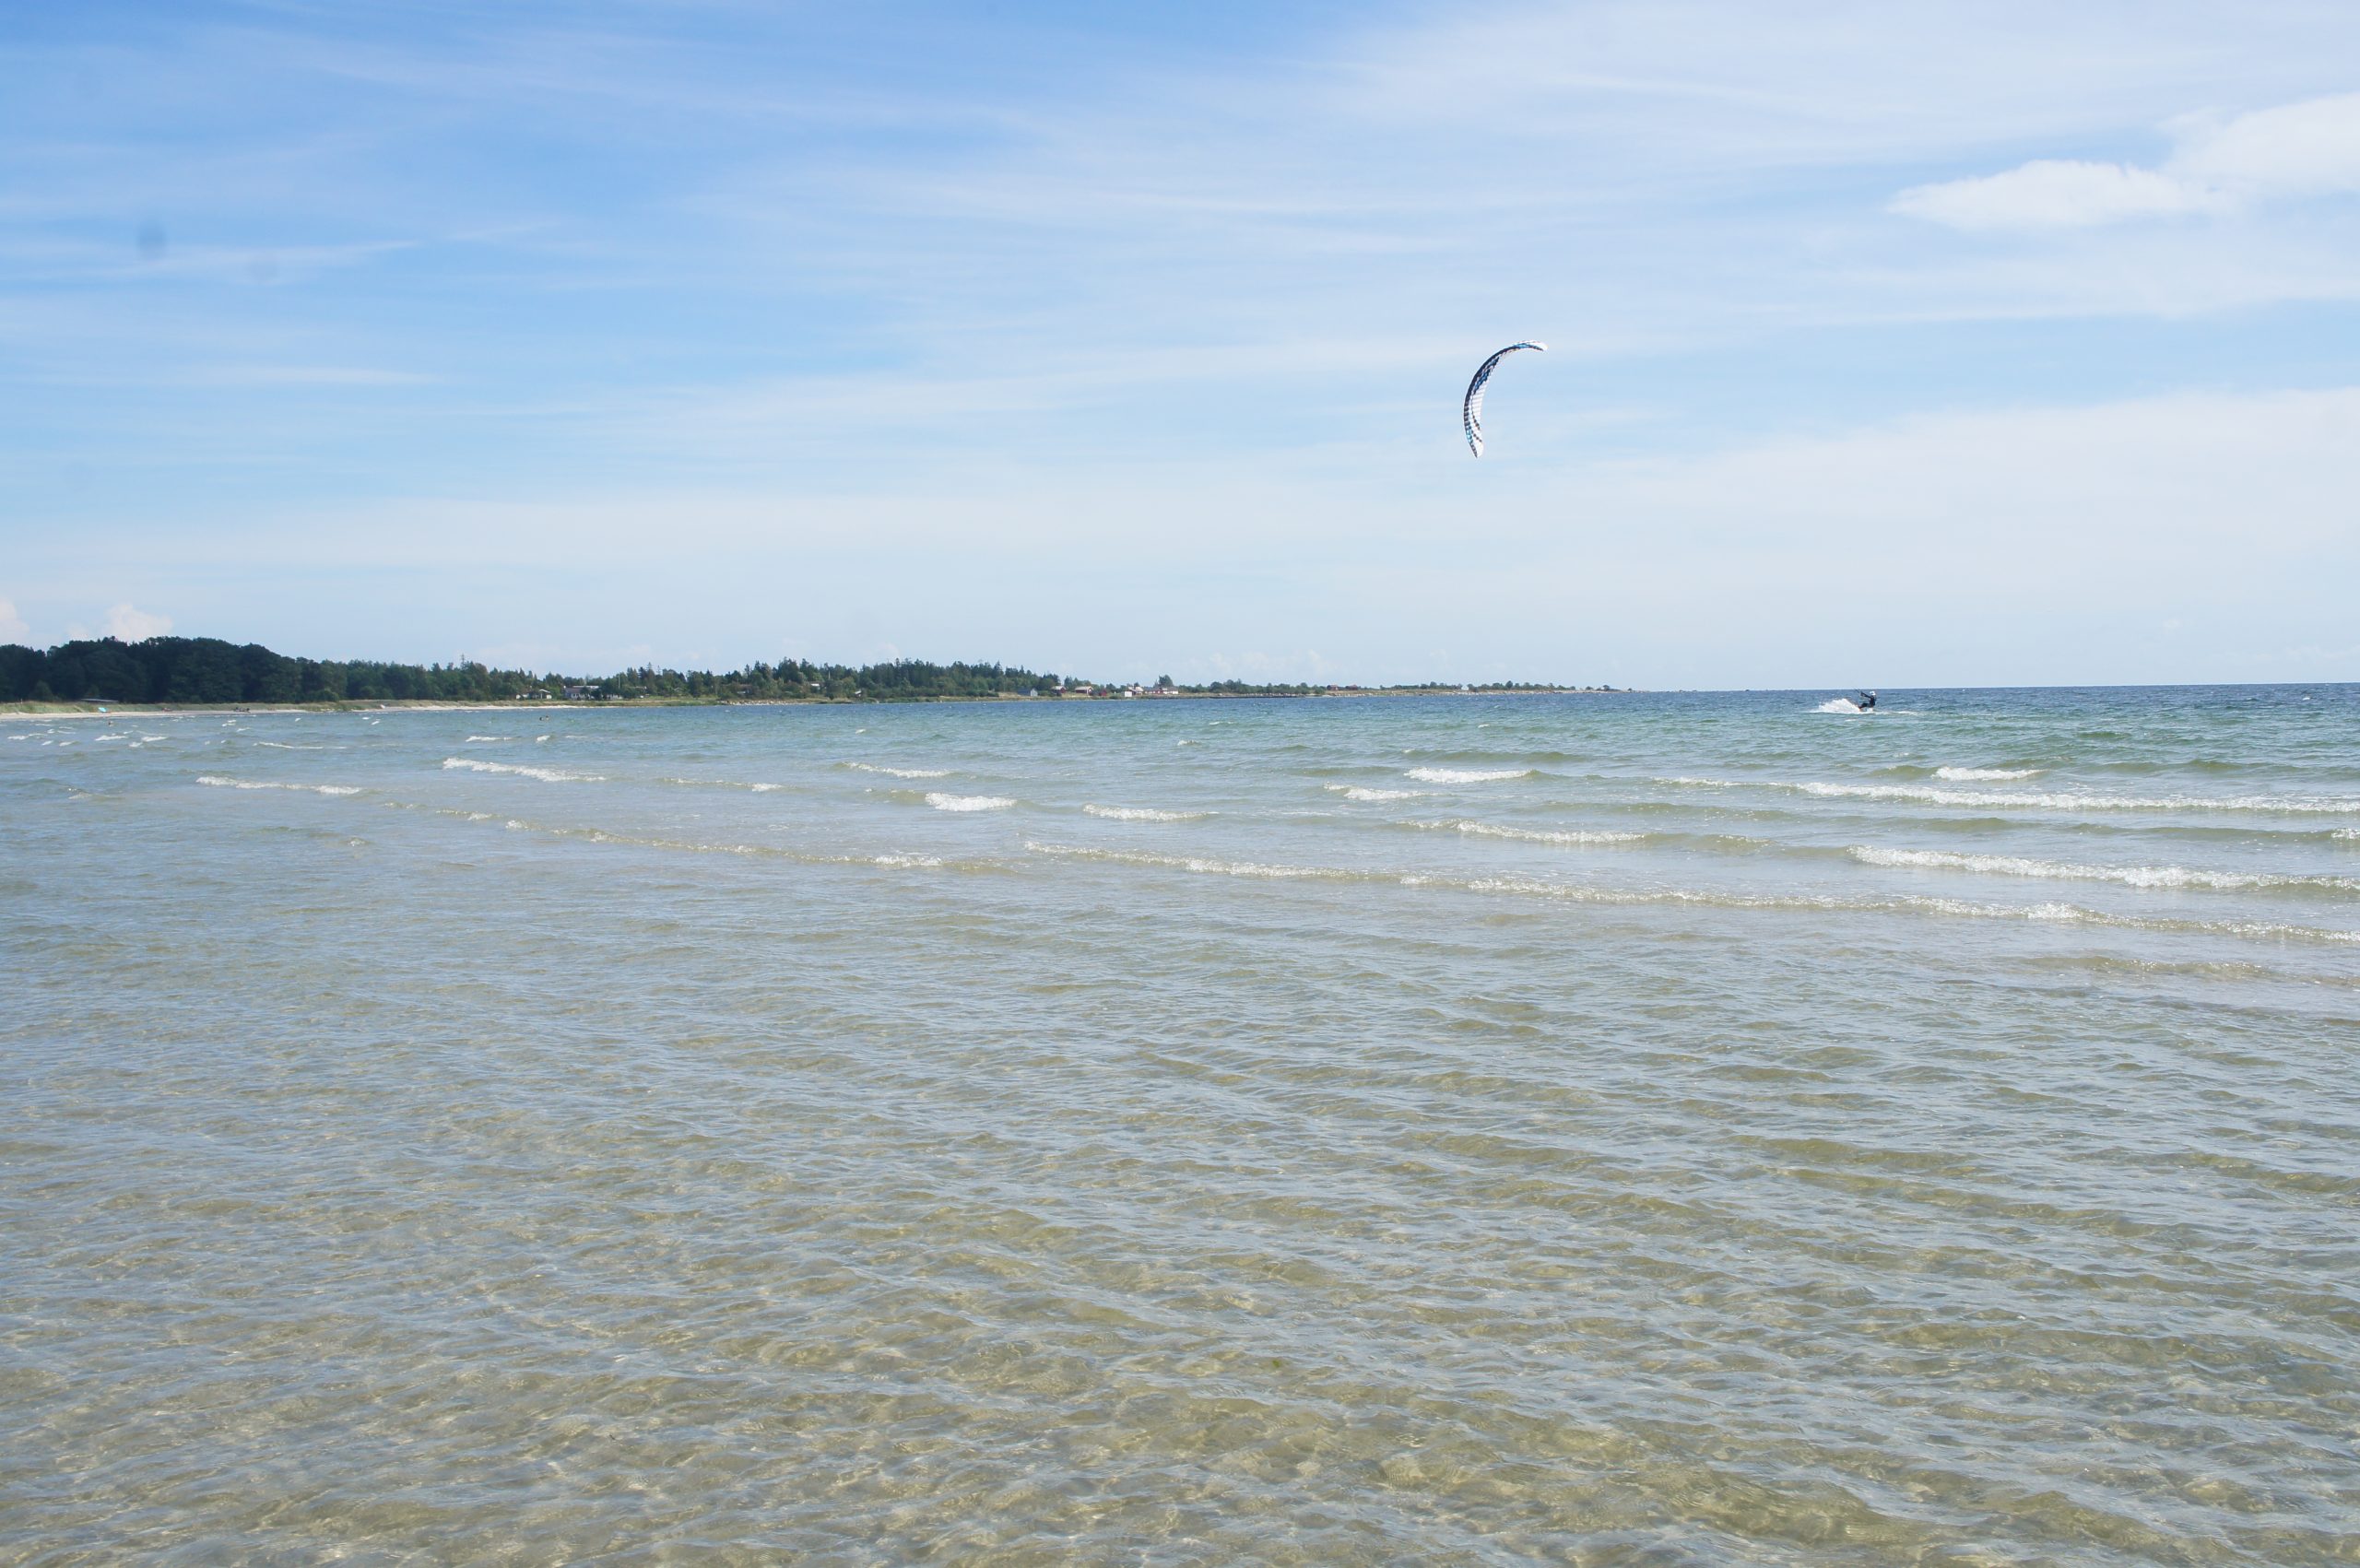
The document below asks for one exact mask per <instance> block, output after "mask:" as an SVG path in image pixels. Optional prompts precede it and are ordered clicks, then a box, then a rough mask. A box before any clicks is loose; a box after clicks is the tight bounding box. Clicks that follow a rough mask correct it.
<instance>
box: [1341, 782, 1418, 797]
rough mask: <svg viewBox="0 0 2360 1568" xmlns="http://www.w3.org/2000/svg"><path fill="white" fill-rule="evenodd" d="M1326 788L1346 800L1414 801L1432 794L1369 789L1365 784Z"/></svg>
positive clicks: (1413, 790)
mask: <svg viewBox="0 0 2360 1568" xmlns="http://www.w3.org/2000/svg"><path fill="white" fill-rule="evenodd" d="M1327 788H1329V789H1331V790H1334V791H1335V792H1336V793H1337V794H1339V795H1340V796H1343V797H1344V798H1345V799H1346V800H1415V799H1417V798H1419V797H1420V796H1425V795H1431V794H1433V793H1434V792H1433V791H1432V790H1423V789H1370V788H1369V787H1368V786H1367V785H1365V784H1329V785H1327Z"/></svg>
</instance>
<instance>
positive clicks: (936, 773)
mask: <svg viewBox="0 0 2360 1568" xmlns="http://www.w3.org/2000/svg"><path fill="white" fill-rule="evenodd" d="M844 766H845V767H847V768H854V769H857V770H858V771H859V772H864V773H887V774H890V775H891V776H892V777H894V778H897V779H947V778H949V777H950V769H948V768H887V767H881V766H879V765H878V764H876V763H872V762H846V763H845V764H844Z"/></svg>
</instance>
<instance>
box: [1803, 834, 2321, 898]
mask: <svg viewBox="0 0 2360 1568" xmlns="http://www.w3.org/2000/svg"><path fill="white" fill-rule="evenodd" d="M1850 853H1851V855H1852V858H1853V859H1855V860H1858V861H1859V862H1860V863H1861V864H1862V865H1865V866H1887V867H1901V868H1907V869H1924V870H1937V871H1976V872H1982V873H1985V874H1988V875H1990V876H1996V877H2039V878H2056V879H2059V880H2065V881H2077V882H2119V883H2121V884H2122V885H2123V886H2124V887H2127V888H2222V889H2236V890H2253V889H2265V888H2278V889H2287V890H2297V889H2311V890H2319V891H2325V892H2360V878H2352V877H2318V876H2301V875H2296V874H2294V873H2272V872H2263V871H2205V870H2200V869H2196V868H2194V867H2187V866H2082V865H2076V864H2073V863H2071V862H2069V861H2057V860H2035V859H2032V858H2030V857H2028V856H2024V855H1965V854H1957V853H1953V852H1952V851H1949V850H1937V849H1879V848H1876V847H1873V846H1871V845H1867V844H1855V845H1853V846H1852V849H1851V851H1850Z"/></svg>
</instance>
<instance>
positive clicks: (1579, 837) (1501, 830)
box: [1410, 821, 1647, 844]
mask: <svg viewBox="0 0 2360 1568" xmlns="http://www.w3.org/2000/svg"><path fill="white" fill-rule="evenodd" d="M1410 826H1412V827H1417V828H1429V829H1433V830H1435V831H1444V832H1447V831H1453V830H1456V831H1458V832H1462V833H1471V834H1474V835H1475V836H1477V837H1479V838H1487V839H1516V840H1520V841H1522V842H1523V843H1556V844H1599V843H1638V842H1639V841H1640V840H1642V839H1644V838H1646V836H1647V835H1646V834H1645V833H1620V832H1592V831H1584V830H1580V829H1563V830H1551V829H1546V828H1508V827H1503V826H1501V825H1500V824H1498V823H1496V822H1469V821H1448V822H1413V823H1411V824H1410Z"/></svg>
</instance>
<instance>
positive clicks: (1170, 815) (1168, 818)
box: [1082, 806, 1212, 822]
mask: <svg viewBox="0 0 2360 1568" xmlns="http://www.w3.org/2000/svg"><path fill="white" fill-rule="evenodd" d="M1082 810H1083V811H1085V812H1087V813H1089V814H1090V815H1091V816H1092V817H1103V818H1105V819H1107V820H1108V821H1111V822H1195V821H1198V820H1201V819H1204V818H1207V817H1209V816H1211V815H1212V813H1211V812H1209V811H1158V810H1156V809H1155V808H1152V807H1149V806H1085V807H1083V808H1082Z"/></svg>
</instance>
